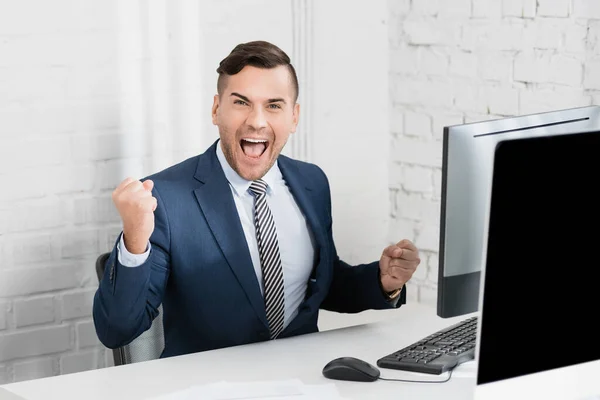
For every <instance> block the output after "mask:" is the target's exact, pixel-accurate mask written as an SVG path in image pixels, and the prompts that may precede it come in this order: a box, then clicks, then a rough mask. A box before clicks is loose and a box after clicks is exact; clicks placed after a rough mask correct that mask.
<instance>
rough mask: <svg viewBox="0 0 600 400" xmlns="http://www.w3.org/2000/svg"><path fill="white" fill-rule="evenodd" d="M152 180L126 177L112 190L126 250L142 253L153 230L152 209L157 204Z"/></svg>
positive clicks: (154, 208)
mask: <svg viewBox="0 0 600 400" xmlns="http://www.w3.org/2000/svg"><path fill="white" fill-rule="evenodd" d="M153 187H154V182H152V181H151V180H146V181H144V182H143V183H142V182H141V181H138V180H136V179H133V178H126V179H125V180H124V181H123V182H121V183H120V184H119V186H117V188H116V189H115V190H114V191H113V194H112V199H113V202H114V203H115V206H116V207H117V211H119V214H120V215H121V220H122V221H123V240H124V241H125V247H126V248H127V251H129V252H130V253H132V254H142V253H144V252H145V251H146V246H147V245H148V240H150V236H151V235H152V232H153V231H154V210H156V207H157V205H158V203H157V201H156V198H155V197H154V196H152V188H153Z"/></svg>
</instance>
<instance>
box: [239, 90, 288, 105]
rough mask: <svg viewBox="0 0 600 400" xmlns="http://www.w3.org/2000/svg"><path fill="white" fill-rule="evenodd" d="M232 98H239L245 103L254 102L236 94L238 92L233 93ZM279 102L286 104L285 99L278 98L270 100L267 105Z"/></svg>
mask: <svg viewBox="0 0 600 400" xmlns="http://www.w3.org/2000/svg"><path fill="white" fill-rule="evenodd" d="M231 96H237V97H239V98H240V99H242V100H244V101H245V102H248V103H252V102H251V101H250V99H249V98H247V97H246V96H244V95H243V94H239V93H236V92H232V93H231ZM278 102H282V103H283V104H285V100H284V99H283V98H281V97H276V98H274V99H269V100H267V103H278Z"/></svg>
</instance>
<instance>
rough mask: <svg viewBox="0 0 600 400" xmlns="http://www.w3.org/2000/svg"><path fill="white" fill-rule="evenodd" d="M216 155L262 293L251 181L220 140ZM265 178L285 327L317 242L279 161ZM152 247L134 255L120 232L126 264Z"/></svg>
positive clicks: (121, 253)
mask: <svg viewBox="0 0 600 400" xmlns="http://www.w3.org/2000/svg"><path fill="white" fill-rule="evenodd" d="M217 158H218V160H219V163H220V164H221V167H222V168H223V171H224V172H225V177H226V178H227V180H228V181H229V187H230V188H231V193H232V195H233V199H234V201H235V206H236V208H237V211H238V215H239V216H240V221H241V223H242V228H243V230H244V235H245V237H246V242H247V243H248V248H249V250H250V256H251V258H252V264H253V265H254V272H255V273H256V277H257V279H258V282H259V284H260V290H261V293H263V290H264V287H263V281H262V270H261V265H260V256H259V252H258V243H257V241H256V230H255V226H254V196H253V195H252V193H251V192H250V190H249V188H250V184H251V181H248V180H246V179H244V178H242V177H241V176H239V175H238V174H237V172H235V171H234V170H233V168H231V166H230V165H229V163H228V162H227V160H226V159H225V155H224V154H223V150H222V149H221V142H220V141H219V143H218V145H217ZM262 179H263V180H264V181H265V182H266V183H267V185H269V187H268V189H267V203H268V205H269V208H270V209H271V213H272V214H273V219H274V221H275V226H276V228H277V238H278V241H279V253H280V256H281V263H282V267H283V279H284V296H285V315H284V326H287V325H288V324H289V322H290V321H291V320H292V319H293V318H294V317H295V316H296V314H297V312H298V306H299V305H300V303H302V301H303V300H304V295H305V293H306V284H307V282H308V279H309V276H310V273H311V271H312V268H313V265H314V253H315V250H314V242H313V237H312V234H311V231H310V228H309V226H308V223H307V222H306V220H305V218H304V215H303V214H302V212H301V211H300V208H299V207H298V205H297V204H296V201H295V199H294V197H293V196H292V193H291V192H290V190H289V188H288V186H287V184H286V182H285V180H284V179H283V175H282V174H281V171H280V170H279V166H278V164H277V162H276V163H275V164H274V165H273V167H271V169H270V170H269V171H268V172H267V173H266V174H265V176H263V178H262ZM150 248H151V244H150V243H148V246H147V248H146V252H145V253H143V254H131V253H129V252H128V251H127V249H126V248H125V243H124V241H123V235H121V241H120V243H119V246H118V248H117V250H118V257H119V263H121V264H122V265H124V266H126V267H137V266H139V265H141V264H143V263H144V261H146V259H147V258H148V255H149V254H150Z"/></svg>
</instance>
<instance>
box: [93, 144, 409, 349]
mask: <svg viewBox="0 0 600 400" xmlns="http://www.w3.org/2000/svg"><path fill="white" fill-rule="evenodd" d="M217 143H218V142H215V143H214V144H213V145H212V146H211V147H210V148H209V149H208V150H207V151H206V152H205V153H204V154H201V155H199V156H196V157H192V158H189V159H187V160H185V161H183V162H181V163H179V164H176V165H174V166H172V167H169V168H167V169H165V170H163V171H161V172H158V173H156V174H154V175H151V176H148V177H147V179H152V180H153V181H154V189H153V195H154V196H155V197H156V198H157V200H158V207H157V209H156V211H155V212H154V214H155V229H154V232H153V233H152V236H151V238H150V241H151V243H152V248H151V251H150V255H149V257H148V259H147V260H146V262H145V263H144V264H142V265H141V266H139V267H134V268H130V267H125V266H123V265H120V264H119V262H118V258H117V250H116V246H117V243H118V240H117V243H115V247H114V248H113V250H112V253H111V255H110V257H109V259H108V261H107V263H106V268H105V274H104V276H103V277H102V279H101V280H100V285H99V287H98V290H97V292H96V294H95V297H94V306H93V317H94V323H95V327H96V332H97V335H98V338H99V339H100V341H101V342H102V343H103V344H104V345H105V346H106V347H108V348H116V347H120V346H123V345H126V344H128V343H130V342H131V341H133V340H134V339H135V338H136V337H138V336H139V335H140V334H142V333H143V332H144V331H145V330H147V329H148V328H150V326H151V323H152V321H153V320H154V318H155V317H156V316H157V314H158V307H159V306H160V305H161V304H162V305H163V325H164V335H165V348H164V351H163V353H162V356H161V357H169V356H174V355H180V354H186V353H193V352H198V351H204V350H210V349H216V348H222V347H227V346H234V345H241V344H246V343H252V342H257V341H263V340H268V339H269V329H268V324H267V318H266V314H265V307H264V300H263V297H262V295H261V292H260V288H259V284H258V280H257V278H256V274H255V272H254V267H253V265H252V260H251V258H250V252H249V250H248V245H247V243H246V239H245V237H244V233H243V230H242V225H241V223H240V219H239V217H238V213H237V209H236V207H235V203H234V200H233V196H232V193H231V189H230V188H229V183H228V181H227V179H226V178H225V174H224V172H223V170H222V168H221V165H220V164H219V161H218V159H217V156H216V152H215V150H216V147H215V146H216V145H218V144H217ZM278 162H279V168H280V170H281V172H282V174H283V177H284V179H285V181H286V182H287V184H288V186H289V188H290V190H291V192H292V194H293V196H294V198H295V200H296V202H297V203H298V206H299V207H300V209H301V210H302V212H303V213H304V215H305V217H306V219H307V221H308V223H309V226H310V229H311V230H312V233H313V236H314V238H315V242H316V248H315V251H316V257H315V260H316V261H315V265H314V268H313V272H312V275H311V278H310V280H309V281H308V282H307V285H308V286H307V293H306V298H305V300H304V301H303V303H302V304H301V305H300V309H299V312H298V314H297V316H296V317H295V318H294V319H293V320H292V321H291V322H290V324H289V325H288V326H287V327H286V329H285V330H284V331H283V332H282V333H281V335H280V337H282V338H283V337H289V336H294V335H299V334H304V333H310V332H316V331H317V330H318V329H317V317H318V311H319V309H320V308H322V309H327V310H332V311H337V312H343V313H356V312H360V311H363V310H367V309H388V308H392V307H399V306H400V305H401V304H404V303H405V301H406V295H405V289H404V290H403V291H402V295H401V298H400V299H399V301H398V302H397V304H396V305H395V306H393V305H392V304H390V303H389V302H388V301H386V298H385V296H384V294H383V291H382V289H381V287H380V283H379V282H380V279H379V261H376V262H373V263H370V264H363V265H357V266H350V265H348V264H346V263H345V262H343V261H342V260H340V258H339V257H338V255H337V252H336V249H335V245H334V242H333V237H332V230H331V227H332V224H331V222H332V220H331V198H330V190H329V183H328V180H327V177H326V176H325V174H324V173H323V171H322V170H321V169H320V168H319V167H317V166H315V165H313V164H309V163H305V162H301V161H297V160H292V159H290V158H288V157H286V156H283V155H280V156H279V158H278Z"/></svg>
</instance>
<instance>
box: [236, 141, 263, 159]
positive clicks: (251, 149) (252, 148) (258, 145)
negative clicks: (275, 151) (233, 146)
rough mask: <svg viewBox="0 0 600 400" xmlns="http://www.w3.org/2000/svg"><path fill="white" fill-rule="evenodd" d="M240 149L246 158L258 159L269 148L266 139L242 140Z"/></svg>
mask: <svg viewBox="0 0 600 400" xmlns="http://www.w3.org/2000/svg"><path fill="white" fill-rule="evenodd" d="M240 147H241V148H242V151H243V152H244V154H245V155H246V157H250V158H260V156H262V155H263V153H264V152H265V150H267V147H269V141H268V140H266V139H251V138H243V139H242V140H240Z"/></svg>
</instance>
